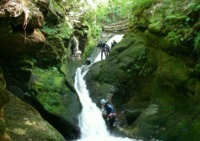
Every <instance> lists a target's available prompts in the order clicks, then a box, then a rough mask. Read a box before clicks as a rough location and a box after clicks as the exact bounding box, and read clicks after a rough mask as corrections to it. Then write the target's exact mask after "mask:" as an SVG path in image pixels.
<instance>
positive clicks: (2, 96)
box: [0, 68, 10, 141]
mask: <svg viewBox="0 0 200 141" xmlns="http://www.w3.org/2000/svg"><path fill="white" fill-rule="evenodd" d="M0 84H1V85H0V140H5V138H7V141H10V140H9V139H10V137H9V136H8V135H7V133H6V125H5V121H4V118H3V116H4V106H5V104H6V103H8V101H9V96H8V92H7V90H6V88H5V80H4V78H3V74H2V71H1V68H0Z"/></svg>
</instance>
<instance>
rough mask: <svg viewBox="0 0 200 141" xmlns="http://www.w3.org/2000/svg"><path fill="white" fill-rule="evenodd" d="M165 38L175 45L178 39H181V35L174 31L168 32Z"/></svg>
mask: <svg viewBox="0 0 200 141" xmlns="http://www.w3.org/2000/svg"><path fill="white" fill-rule="evenodd" d="M167 38H168V39H169V40H170V41H172V43H173V45H175V46H177V45H178V43H179V41H180V40H182V35H178V34H177V33H176V32H173V31H171V32H169V33H168V35H167Z"/></svg>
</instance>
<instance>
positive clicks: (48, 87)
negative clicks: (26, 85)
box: [31, 67, 65, 113]
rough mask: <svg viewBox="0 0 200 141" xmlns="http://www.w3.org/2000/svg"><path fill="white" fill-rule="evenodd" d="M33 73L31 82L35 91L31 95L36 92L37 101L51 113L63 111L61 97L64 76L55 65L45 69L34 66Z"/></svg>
mask: <svg viewBox="0 0 200 141" xmlns="http://www.w3.org/2000/svg"><path fill="white" fill-rule="evenodd" d="M33 74H34V76H32V82H31V85H32V89H33V91H34V92H35V93H34V94H33V96H34V95H35V94H36V97H37V99H38V101H39V102H40V103H42V104H43V106H44V107H45V109H46V110H48V111H51V112H53V113H59V112H62V113H63V112H65V110H64V106H63V103H62V97H61V91H62V87H63V86H64V82H65V78H64V76H63V75H62V74H61V73H60V72H59V71H58V70H57V68H55V67H54V68H51V69H46V70H42V69H39V68H35V69H34V70H33Z"/></svg>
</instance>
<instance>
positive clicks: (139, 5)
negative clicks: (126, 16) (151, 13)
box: [133, 0, 157, 15]
mask: <svg viewBox="0 0 200 141" xmlns="http://www.w3.org/2000/svg"><path fill="white" fill-rule="evenodd" d="M155 2H157V0H134V1H133V12H134V13H135V14H136V15H137V14H139V13H140V12H141V11H143V10H144V9H145V8H147V7H149V6H151V5H152V4H154V3H155Z"/></svg>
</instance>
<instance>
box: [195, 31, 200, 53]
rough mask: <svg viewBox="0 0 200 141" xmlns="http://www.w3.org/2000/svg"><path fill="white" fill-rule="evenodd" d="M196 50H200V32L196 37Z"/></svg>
mask: <svg viewBox="0 0 200 141" xmlns="http://www.w3.org/2000/svg"><path fill="white" fill-rule="evenodd" d="M194 50H195V51H196V52H199V51H200V33H199V32H198V33H197V36H196V37H195V38H194Z"/></svg>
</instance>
